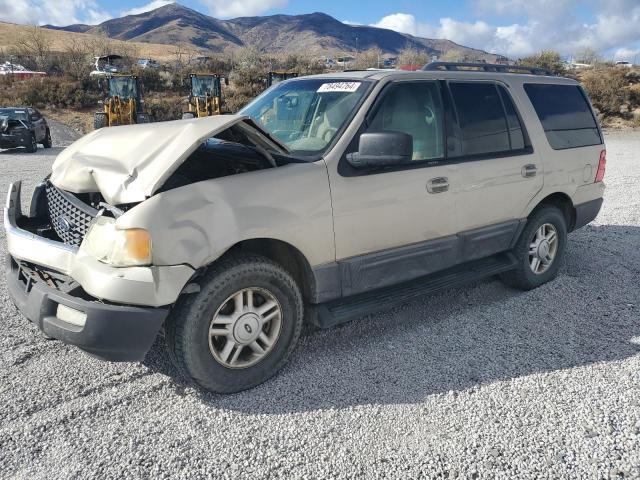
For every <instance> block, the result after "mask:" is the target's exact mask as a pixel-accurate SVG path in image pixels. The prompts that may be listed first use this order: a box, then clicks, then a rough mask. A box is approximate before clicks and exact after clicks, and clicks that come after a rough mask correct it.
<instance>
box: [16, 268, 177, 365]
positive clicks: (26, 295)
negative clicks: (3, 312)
mask: <svg viewBox="0 0 640 480" xmlns="http://www.w3.org/2000/svg"><path fill="white" fill-rule="evenodd" d="M6 276H7V287H8V290H9V295H10V296H11V298H12V300H13V302H14V303H15V305H16V307H18V310H20V312H22V314H23V315H24V316H25V317H27V318H28V319H29V320H30V321H31V322H33V323H34V324H36V325H37V326H38V328H40V330H42V331H43V332H44V333H46V334H47V335H49V336H50V337H53V338H57V339H58V340H62V341H63V342H65V343H69V344H71V345H76V346H78V347H80V348H81V349H82V350H84V351H86V352H88V353H90V354H92V355H94V356H96V357H98V358H101V359H103V360H109V361H114V362H133V361H140V360H142V359H143V358H144V356H145V354H146V353H147V351H148V350H149V348H150V347H151V345H152V344H153V341H154V340H155V338H156V336H157V334H158V331H159V330H160V327H161V326H162V323H163V322H164V320H165V318H166V317H167V315H168V313H169V310H168V309H166V308H141V307H130V306H122V305H110V304H105V303H102V302H99V301H97V300H96V299H92V298H91V297H89V296H88V295H86V294H85V292H83V291H82V289H81V288H80V287H76V288H74V289H72V290H70V291H69V292H68V293H64V292H63V291H62V290H59V289H57V288H54V287H51V286H49V285H47V284H46V283H45V281H37V280H34V276H33V275H32V274H29V273H26V271H25V270H24V269H23V268H22V267H21V266H20V265H19V264H18V262H16V261H15V260H14V259H13V258H12V257H11V256H9V257H8V258H7V275H6ZM60 305H64V306H65V307H68V308H70V309H72V310H73V311H75V312H78V313H79V314H80V315H83V316H84V317H83V321H82V322H76V323H69V322H68V321H66V320H64V319H62V318H59V313H58V312H59V306H60Z"/></svg>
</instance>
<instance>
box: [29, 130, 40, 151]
mask: <svg viewBox="0 0 640 480" xmlns="http://www.w3.org/2000/svg"><path fill="white" fill-rule="evenodd" d="M37 151H38V142H37V141H36V134H35V133H32V134H31V139H30V140H29V145H27V152H29V153H36V152H37Z"/></svg>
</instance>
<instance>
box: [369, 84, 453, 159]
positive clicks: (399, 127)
mask: <svg viewBox="0 0 640 480" xmlns="http://www.w3.org/2000/svg"><path fill="white" fill-rule="evenodd" d="M384 95H385V96H384V98H383V100H382V102H381V103H380V105H379V106H378V108H377V109H376V111H375V114H374V117H373V119H372V121H371V122H370V123H369V128H368V129H367V131H369V132H383V131H393V132H403V133H408V134H409V135H411V136H412V137H413V160H418V161H419V160H431V159H437V158H443V157H444V121H443V118H444V111H443V107H442V99H441V98H440V89H439V88H438V84H437V83H436V82H429V81H425V82H400V83H396V84H394V85H392V86H390V87H389V89H388V90H387V91H386V92H385V94H384Z"/></svg>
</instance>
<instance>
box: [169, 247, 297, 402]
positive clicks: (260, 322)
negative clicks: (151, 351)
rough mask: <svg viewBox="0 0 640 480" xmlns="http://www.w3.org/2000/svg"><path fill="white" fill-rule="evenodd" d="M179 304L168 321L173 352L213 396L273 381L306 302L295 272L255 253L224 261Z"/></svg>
mask: <svg viewBox="0 0 640 480" xmlns="http://www.w3.org/2000/svg"><path fill="white" fill-rule="evenodd" d="M199 283H200V286H201V290H200V292H198V293H196V294H191V295H187V296H186V297H185V298H183V299H181V300H180V301H179V302H178V304H177V305H176V307H175V308H174V310H173V312H172V313H171V316H170V318H169V319H168V321H167V328H166V332H167V335H166V341H167V346H168V348H169V352H170V354H171V356H172V358H173V360H174V362H175V363H176V365H177V366H178V368H179V369H180V370H181V372H182V373H183V374H184V375H185V376H188V377H190V378H191V379H193V380H194V381H195V382H196V383H197V384H198V385H200V386H201V387H203V388H205V389H207V390H209V391H211V392H214V393H234V392H239V391H242V390H246V389H248V388H251V387H254V386H256V385H259V384H260V383H262V382H264V381H266V380H267V379H269V378H270V377H272V376H273V375H274V374H275V373H276V372H278V370H280V369H281V368H282V366H283V365H284V364H285V363H286V361H287V360H288V358H289V356H290V355H291V353H292V352H293V350H294V348H295V346H296V344H297V342H298V339H299V337H300V332H301V331H302V324H303V318H304V315H303V301H302V295H301V293H300V289H299V287H298V286H297V285H296V283H295V281H294V280H293V278H292V277H291V275H290V274H289V273H288V272H287V271H285V270H284V269H283V268H282V267H280V266H279V265H278V264H276V263H274V262H272V261H271V260H269V259H267V258H265V257H261V256H258V255H242V256H237V257H231V258H229V259H226V260H223V261H221V262H220V263H219V264H217V265H216V266H215V267H213V268H211V269H210V270H209V271H208V272H207V273H206V275H205V276H204V277H203V278H202V280H201V281H200V282H199Z"/></svg>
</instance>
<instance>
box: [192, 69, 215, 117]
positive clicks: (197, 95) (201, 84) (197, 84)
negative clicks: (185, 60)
mask: <svg viewBox="0 0 640 480" xmlns="http://www.w3.org/2000/svg"><path fill="white" fill-rule="evenodd" d="M189 78H190V81H191V92H190V93H189V110H188V111H186V112H183V113H182V119H183V120H184V119H187V118H200V117H210V116H213V115H220V113H221V112H222V85H221V81H220V75H216V74H196V73H192V74H190V75H189Z"/></svg>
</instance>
